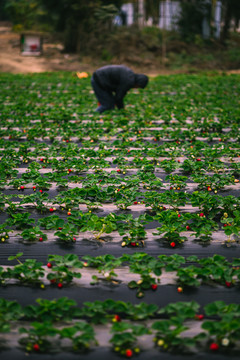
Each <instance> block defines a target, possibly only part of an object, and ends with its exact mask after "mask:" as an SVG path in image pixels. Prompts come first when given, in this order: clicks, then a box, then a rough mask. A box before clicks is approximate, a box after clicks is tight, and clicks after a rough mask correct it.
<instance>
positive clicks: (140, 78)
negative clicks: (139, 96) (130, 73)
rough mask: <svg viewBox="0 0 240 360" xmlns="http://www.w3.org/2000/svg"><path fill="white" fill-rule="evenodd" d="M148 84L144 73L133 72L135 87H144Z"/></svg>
mask: <svg viewBox="0 0 240 360" xmlns="http://www.w3.org/2000/svg"><path fill="white" fill-rule="evenodd" d="M147 84H148V77H147V75H144V74H135V85H134V87H135V88H142V89H144V88H145V87H146V86H147Z"/></svg>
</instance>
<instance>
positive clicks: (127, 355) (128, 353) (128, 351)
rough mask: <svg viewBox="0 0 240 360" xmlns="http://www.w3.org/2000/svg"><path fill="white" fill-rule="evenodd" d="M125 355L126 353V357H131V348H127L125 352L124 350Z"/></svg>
mask: <svg viewBox="0 0 240 360" xmlns="http://www.w3.org/2000/svg"><path fill="white" fill-rule="evenodd" d="M125 355H126V357H128V358H130V357H132V356H133V352H132V350H131V349H127V350H126V352H125Z"/></svg>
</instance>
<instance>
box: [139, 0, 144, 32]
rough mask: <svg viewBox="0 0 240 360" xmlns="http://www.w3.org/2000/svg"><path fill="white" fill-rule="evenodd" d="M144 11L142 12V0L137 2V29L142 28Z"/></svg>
mask: <svg viewBox="0 0 240 360" xmlns="http://www.w3.org/2000/svg"><path fill="white" fill-rule="evenodd" d="M144 21H145V11H144V0H138V25H139V27H143V26H144Z"/></svg>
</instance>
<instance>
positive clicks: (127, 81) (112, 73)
mask: <svg viewBox="0 0 240 360" xmlns="http://www.w3.org/2000/svg"><path fill="white" fill-rule="evenodd" d="M93 79H94V81H96V83H97V84H98V85H99V86H100V87H101V88H102V89H104V90H106V91H109V92H114V93H115V104H116V105H117V107H118V109H122V108H123V107H124V104H123V98H124V96H125V95H126V93H127V91H128V90H130V89H132V88H133V87H134V86H135V85H136V74H135V73H134V72H133V71H132V70H131V69H129V68H128V67H127V66H124V65H108V66H104V67H101V68H100V69H98V70H96V71H95V72H94V73H93Z"/></svg>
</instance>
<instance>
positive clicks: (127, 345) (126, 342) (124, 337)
mask: <svg viewBox="0 0 240 360" xmlns="http://www.w3.org/2000/svg"><path fill="white" fill-rule="evenodd" d="M111 332H112V333H113V336H112V337H111V339H110V343H112V345H113V347H114V351H115V352H117V353H120V354H121V355H125V356H127V357H131V356H132V355H133V354H134V353H136V354H138V353H139V352H140V349H139V348H138V347H137V346H136V345H137V340H138V337H140V336H143V335H147V334H150V330H149V329H148V328H147V327H146V326H144V325H133V324H129V323H126V322H115V323H114V324H113V325H112V328H111Z"/></svg>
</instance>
